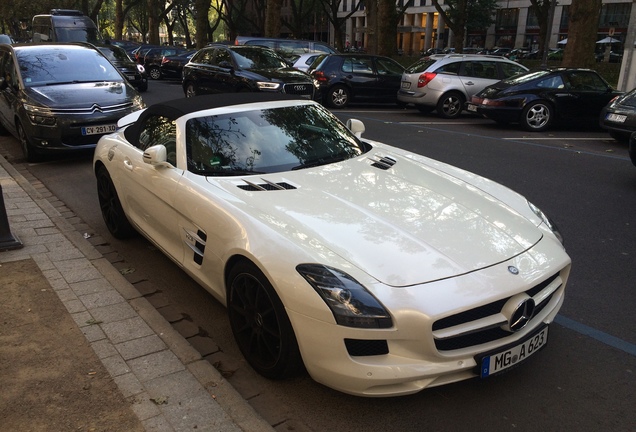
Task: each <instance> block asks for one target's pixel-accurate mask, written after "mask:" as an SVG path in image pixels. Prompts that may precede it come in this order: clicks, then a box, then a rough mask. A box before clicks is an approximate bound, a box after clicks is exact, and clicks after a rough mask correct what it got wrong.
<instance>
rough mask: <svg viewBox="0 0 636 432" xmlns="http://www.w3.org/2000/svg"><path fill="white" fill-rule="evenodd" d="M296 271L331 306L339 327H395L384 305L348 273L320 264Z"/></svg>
mask: <svg viewBox="0 0 636 432" xmlns="http://www.w3.org/2000/svg"><path fill="white" fill-rule="evenodd" d="M296 270H298V273H300V274H301V275H302V277H304V278H305V279H306V280H307V282H309V284H310V285H311V286H312V287H313V288H314V289H315V290H316V292H317V293H318V294H319V295H320V297H322V299H323V300H324V301H325V303H327V306H329V309H331V312H332V313H333V316H334V318H335V319H336V322H337V323H338V324H339V325H342V326H346V327H358V328H390V327H392V326H393V321H392V320H391V316H390V315H389V313H388V312H387V311H386V309H385V308H384V306H382V304H380V302H379V301H378V300H377V299H376V298H375V297H373V295H371V293H370V292H369V291H367V289H366V288H365V287H363V286H362V285H360V283H358V282H357V281H356V280H355V279H353V278H352V277H351V276H349V275H348V274H346V273H343V272H341V271H339V270H336V269H333V268H330V267H326V266H323V265H320V264H301V265H299V266H298V267H296Z"/></svg>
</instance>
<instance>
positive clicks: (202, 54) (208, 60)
mask: <svg viewBox="0 0 636 432" xmlns="http://www.w3.org/2000/svg"><path fill="white" fill-rule="evenodd" d="M214 51H215V50H213V49H206V50H201V51H199V52H198V53H197V54H196V55H195V56H194V57H192V59H191V61H192V63H202V64H212V60H213V59H214Z"/></svg>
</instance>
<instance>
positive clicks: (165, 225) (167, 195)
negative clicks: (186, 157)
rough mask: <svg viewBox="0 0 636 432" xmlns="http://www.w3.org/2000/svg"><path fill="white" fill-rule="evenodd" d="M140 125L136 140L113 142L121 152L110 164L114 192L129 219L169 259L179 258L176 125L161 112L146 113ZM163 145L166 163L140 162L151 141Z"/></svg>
mask: <svg viewBox="0 0 636 432" xmlns="http://www.w3.org/2000/svg"><path fill="white" fill-rule="evenodd" d="M143 121H144V124H143V125H142V130H141V133H140V135H139V142H138V143H135V145H130V146H117V147H116V149H115V150H116V151H120V152H121V154H120V155H119V157H118V158H117V162H116V163H115V164H114V168H115V169H116V170H117V174H116V177H117V178H118V179H119V181H118V183H119V187H118V191H117V192H118V193H119V196H120V199H121V200H122V201H123V205H124V207H125V209H126V214H127V216H128V217H129V218H131V220H132V221H133V222H134V223H135V224H136V225H137V226H138V227H139V228H140V229H141V230H142V231H143V232H144V233H145V234H146V235H147V236H148V237H150V238H151V239H153V241H154V242H155V243H156V244H157V245H158V246H159V247H160V248H161V249H162V250H164V251H165V253H167V254H168V255H170V256H171V257H172V258H173V259H175V260H177V261H179V262H180V261H181V260H182V259H183V248H182V247H181V244H180V237H179V233H178V230H177V226H178V222H177V221H178V217H177V211H176V209H175V207H174V201H175V195H177V193H182V192H181V191H180V189H179V188H178V185H179V182H180V180H181V177H182V176H183V170H182V169H179V168H177V166H176V165H177V159H178V153H177V151H178V150H177V146H176V126H175V124H174V122H173V121H171V120H170V119H167V118H165V117H162V116H149V117H147V118H146V119H145V120H143ZM157 144H163V145H165V146H166V151H167V154H168V162H169V163H170V166H158V167H155V166H153V165H150V164H148V163H145V162H144V160H143V159H144V158H143V153H144V151H145V150H146V149H147V148H148V147H151V146H153V145H157Z"/></svg>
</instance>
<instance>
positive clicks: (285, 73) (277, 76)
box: [245, 68, 312, 83]
mask: <svg viewBox="0 0 636 432" xmlns="http://www.w3.org/2000/svg"><path fill="white" fill-rule="evenodd" d="M245 70H246V71H249V72H251V73H253V74H257V75H260V76H261V77H264V78H267V79H268V80H272V81H280V82H284V83H293V82H312V79H311V77H310V76H309V75H307V74H306V73H304V72H302V71H299V70H298V69H294V68H284V69H245Z"/></svg>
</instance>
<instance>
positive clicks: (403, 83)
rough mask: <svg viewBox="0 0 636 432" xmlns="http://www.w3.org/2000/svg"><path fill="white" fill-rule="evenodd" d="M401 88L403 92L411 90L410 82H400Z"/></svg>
mask: <svg viewBox="0 0 636 432" xmlns="http://www.w3.org/2000/svg"><path fill="white" fill-rule="evenodd" d="M402 88H403V89H404V90H408V89H410V88H411V83H410V82H408V81H402Z"/></svg>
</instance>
